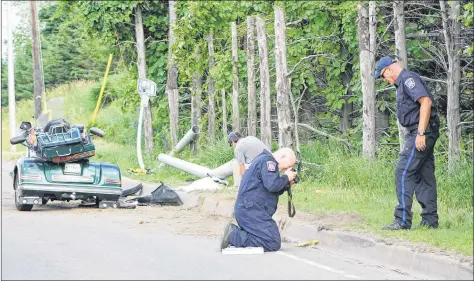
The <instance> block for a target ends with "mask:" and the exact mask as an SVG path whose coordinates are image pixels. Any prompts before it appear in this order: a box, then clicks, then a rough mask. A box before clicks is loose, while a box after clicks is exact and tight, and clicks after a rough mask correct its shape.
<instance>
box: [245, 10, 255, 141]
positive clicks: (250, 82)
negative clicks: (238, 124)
mask: <svg viewBox="0 0 474 281" xmlns="http://www.w3.org/2000/svg"><path fill="white" fill-rule="evenodd" d="M247 94H248V109H247V110H248V120H247V135H249V136H256V135H257V93H256V89H255V18H254V17H247Z"/></svg>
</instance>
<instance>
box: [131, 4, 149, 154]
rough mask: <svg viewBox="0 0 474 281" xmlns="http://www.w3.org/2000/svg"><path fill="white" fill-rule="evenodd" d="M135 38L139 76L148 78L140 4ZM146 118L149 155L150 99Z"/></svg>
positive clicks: (146, 143) (146, 139) (136, 9)
mask: <svg viewBox="0 0 474 281" xmlns="http://www.w3.org/2000/svg"><path fill="white" fill-rule="evenodd" d="M135 38H136V46H137V55H138V61H137V66H138V76H139V77H140V78H143V79H146V56H145V39H144V35H143V19H142V9H141V7H140V6H138V5H137V6H136V7H135ZM144 114H145V116H144V119H145V149H146V151H147V153H148V154H149V155H152V153H153V126H152V122H151V118H152V116H151V104H150V101H148V105H147V106H146V107H145V110H144Z"/></svg>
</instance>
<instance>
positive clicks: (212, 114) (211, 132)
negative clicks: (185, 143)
mask: <svg viewBox="0 0 474 281" xmlns="http://www.w3.org/2000/svg"><path fill="white" fill-rule="evenodd" d="M207 40H208V43H207V46H208V50H209V75H208V77H207V78H208V81H207V94H208V95H207V98H208V100H209V108H208V109H207V117H208V118H207V120H208V137H209V139H210V140H211V141H214V139H215V134H216V109H215V106H216V105H215V103H216V102H215V94H216V93H215V91H216V90H215V87H214V78H213V77H212V75H211V70H212V68H213V67H214V37H213V34H212V31H211V32H209V37H208V39H207Z"/></svg>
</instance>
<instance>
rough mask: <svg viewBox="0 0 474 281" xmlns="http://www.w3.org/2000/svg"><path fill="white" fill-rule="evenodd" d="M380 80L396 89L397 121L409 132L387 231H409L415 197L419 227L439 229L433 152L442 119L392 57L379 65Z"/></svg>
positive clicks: (412, 75) (428, 96)
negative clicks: (419, 218)
mask: <svg viewBox="0 0 474 281" xmlns="http://www.w3.org/2000/svg"><path fill="white" fill-rule="evenodd" d="M379 77H381V78H382V79H383V80H384V81H385V82H387V83H389V84H391V85H395V87H396V89H397V117H398V121H399V122H400V124H401V125H402V126H404V127H406V128H407V131H408V134H407V135H406V136H405V145H404V149H403V151H402V152H401V153H400V156H399V159H398V164H397V166H396V169H395V184H396V187H397V197H398V203H399V204H398V206H397V207H395V220H394V221H393V223H392V224H391V225H387V226H385V227H383V228H382V229H384V230H400V229H410V228H411V221H412V212H411V206H412V202H413V193H415V195H416V199H417V200H418V202H419V203H420V205H421V207H422V208H423V211H422V212H421V218H422V220H421V223H420V226H427V227H431V228H437V227H438V210H437V193H436V178H435V174H434V172H435V166H434V155H433V149H434V146H435V144H436V140H437V139H438V137H439V117H438V114H437V111H436V108H435V107H434V100H433V96H432V95H431V93H430V92H429V91H428V88H427V87H426V85H425V84H424V82H423V81H422V80H421V78H420V76H419V75H418V74H416V73H414V72H411V71H408V70H406V69H404V68H403V67H402V66H401V65H400V64H399V63H397V62H395V61H393V60H392V59H391V58H390V57H382V58H381V59H380V60H379V62H378V63H377V66H376V69H375V75H374V78H375V79H377V78H379Z"/></svg>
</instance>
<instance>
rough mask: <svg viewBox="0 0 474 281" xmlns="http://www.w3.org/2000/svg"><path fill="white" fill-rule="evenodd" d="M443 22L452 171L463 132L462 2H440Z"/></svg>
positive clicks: (449, 148)
mask: <svg viewBox="0 0 474 281" xmlns="http://www.w3.org/2000/svg"><path fill="white" fill-rule="evenodd" d="M439 4H440V8H441V17H442V22H443V34H444V41H445V45H446V52H447V55H448V78H447V81H446V82H447V87H448V105H447V106H448V108H447V117H446V119H447V123H448V139H449V144H448V165H449V169H450V170H451V171H452V170H453V169H454V167H455V166H456V165H457V164H458V162H459V160H460V145H461V130H460V128H459V123H460V117H459V84H460V82H461V65H460V51H459V50H460V36H459V35H460V24H459V17H460V14H461V12H460V10H461V9H460V1H450V2H449V8H447V7H446V2H445V1H442V0H441V1H439Z"/></svg>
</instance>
